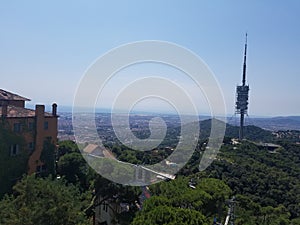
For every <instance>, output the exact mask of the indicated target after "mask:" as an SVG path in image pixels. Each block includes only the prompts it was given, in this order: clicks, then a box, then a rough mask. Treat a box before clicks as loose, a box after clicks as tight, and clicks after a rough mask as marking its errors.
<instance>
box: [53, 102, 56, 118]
mask: <svg viewBox="0 0 300 225" xmlns="http://www.w3.org/2000/svg"><path fill="white" fill-rule="evenodd" d="M52 115H53V116H57V104H56V103H53V104H52Z"/></svg>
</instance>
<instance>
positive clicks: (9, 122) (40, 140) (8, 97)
mask: <svg viewBox="0 0 300 225" xmlns="http://www.w3.org/2000/svg"><path fill="white" fill-rule="evenodd" d="M25 101H30V99H27V98H24V97H21V96H19V95H17V94H14V93H10V92H8V91H5V90H2V89H0V117H1V123H0V124H1V128H2V129H6V130H8V131H11V133H13V134H15V135H16V136H17V137H21V138H22V139H23V141H22V142H19V141H14V139H13V138H11V139H7V140H6V142H7V143H6V144H7V146H6V147H8V148H6V149H0V150H1V154H4V155H6V153H7V154H8V155H9V157H16V158H17V156H18V155H19V154H24V152H25V155H26V156H28V157H25V159H27V160H28V161H27V165H28V166H27V173H28V174H32V173H35V172H36V173H40V172H44V171H47V170H48V169H50V168H54V161H52V160H50V161H49V159H51V158H53V159H54V154H55V152H54V151H55V148H56V144H57V118H58V116H57V105H56V104H53V105H52V113H47V112H45V106H44V105H36V106H35V110H32V109H27V108H25ZM3 146H4V145H3ZM43 151H44V152H43ZM42 156H43V160H41V157H42ZM47 163H48V164H51V165H47ZM7 171H10V168H7ZM16 175H17V174H16ZM0 178H1V177H0Z"/></svg>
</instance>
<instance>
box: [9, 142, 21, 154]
mask: <svg viewBox="0 0 300 225" xmlns="http://www.w3.org/2000/svg"><path fill="white" fill-rule="evenodd" d="M19 151H20V147H19V145H18V144H13V145H11V146H10V155H11V156H15V155H18V154H19Z"/></svg>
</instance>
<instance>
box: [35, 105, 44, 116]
mask: <svg viewBox="0 0 300 225" xmlns="http://www.w3.org/2000/svg"><path fill="white" fill-rule="evenodd" d="M44 113H45V106H44V105H35V116H37V117H38V116H44Z"/></svg>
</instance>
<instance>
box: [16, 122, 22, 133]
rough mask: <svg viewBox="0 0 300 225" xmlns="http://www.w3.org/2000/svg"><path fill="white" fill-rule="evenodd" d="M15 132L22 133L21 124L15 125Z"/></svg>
mask: <svg viewBox="0 0 300 225" xmlns="http://www.w3.org/2000/svg"><path fill="white" fill-rule="evenodd" d="M14 132H21V124H20V123H14Z"/></svg>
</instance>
